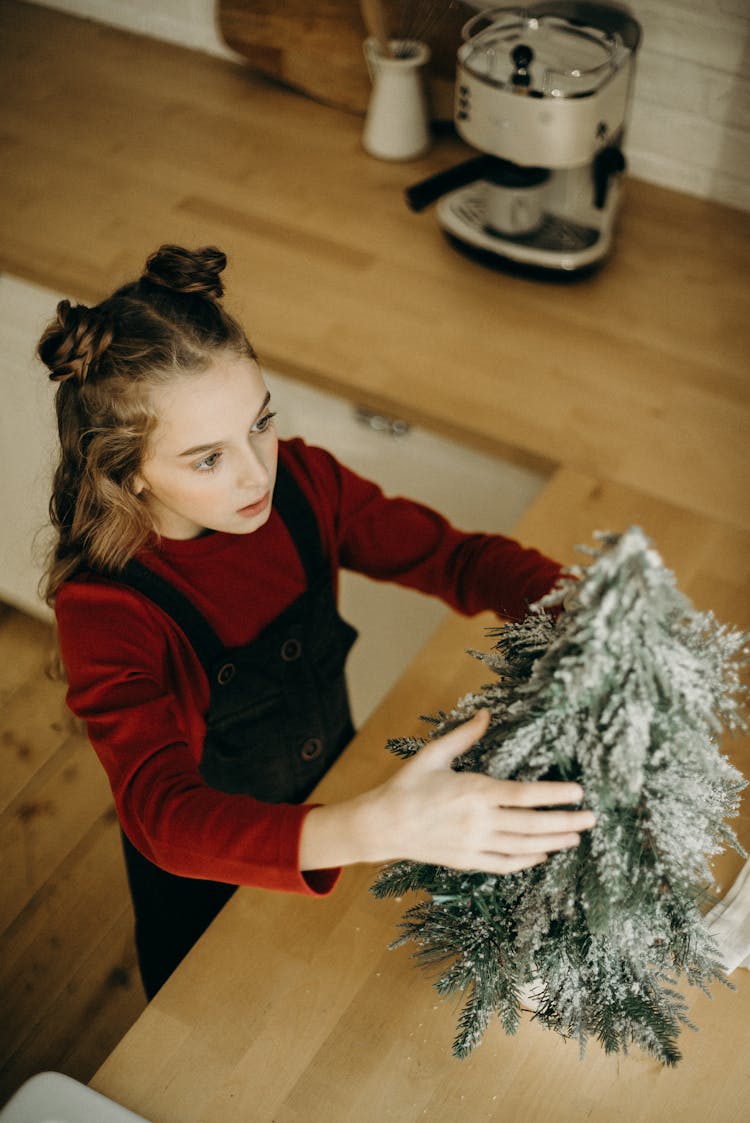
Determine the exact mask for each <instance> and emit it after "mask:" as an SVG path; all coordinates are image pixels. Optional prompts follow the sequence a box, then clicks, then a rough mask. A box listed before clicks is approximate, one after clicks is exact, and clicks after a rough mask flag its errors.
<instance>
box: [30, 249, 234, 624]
mask: <svg viewBox="0 0 750 1123" xmlns="http://www.w3.org/2000/svg"><path fill="white" fill-rule="evenodd" d="M225 267H226V256H225V255H224V254H223V253H222V252H221V250H218V249H216V248H214V247H205V248H203V249H197V250H187V249H184V248H182V247H181V246H173V245H164V246H162V247H161V248H160V249H158V250H157V251H156V252H155V253H153V254H151V256H150V257H149V259H148V261H147V262H146V267H145V270H144V272H143V274H142V276H141V277H140V278H139V279H138V280H137V281H134V282H132V283H130V284H126V285H124V286H122V287H121V288H119V289H117V291H116V292H114V293H113V294H112V295H111V296H110V297H108V298H107V299H106V300H103V301H102V302H101V303H100V304H97V305H95V306H94V307H91V308H89V307H87V306H86V305H84V304H77V305H72V304H71V303H70V301H68V300H63V301H61V302H60V303H59V304H58V306H57V314H56V318H55V319H54V320H53V321H52V323H50V324H49V325H48V327H47V328H46V330H45V332H44V334H43V335H42V338H41V339H40V341H39V345H38V348H37V353H38V355H39V357H40V359H41V360H42V362H43V363H44V364H45V366H46V367H47V368H48V371H49V377H50V379H51V380H52V381H53V382H56V383H57V384H58V388H57V393H56V397H55V408H56V414H57V427H58V433H59V437H60V459H59V462H58V465H57V468H56V470H55V474H54V479H53V486H52V496H51V499H50V506H49V513H50V520H51V522H52V525H53V528H54V530H55V532H56V540H55V544H54V546H53V549H52V553H51V556H50V559H49V563H48V567H47V573H46V576H45V578H44V583H43V591H44V595H45V599H46V600H47V603H48V604H52V603H53V602H54V599H55V596H56V594H57V591H58V589H59V588H60V586H61V585H62V584H63V583H64V582H65V581H67V580H68V579H69V578H70V577H72V576H73V575H74V574H76V573H78V572H81V571H82V570H92V571H94V572H98V573H104V574H111V575H116V574H117V573H118V572H119V571H120V570H121V569H122V567H123V566H124V565H125V563H126V562H127V561H128V560H129V559H130V558H131V557H133V555H134V554H135V553H137V551H138V550H139V549H140V548H141V547H142V546H143V545H144V544H145V543H146V542H147V540H148V539H149V538H150V537H151V536H152V535H153V533H154V527H153V524H152V521H151V518H150V515H149V512H148V509H147V507H146V505H145V504H144V503H143V502H142V500H141V499H140V498H139V496H138V494H137V492H136V486H135V481H136V477H137V475H138V473H139V471H140V469H141V466H142V464H143V460H144V458H145V453H146V445H147V441H148V437H149V435H150V433H151V432H152V431H153V429H154V427H155V425H156V422H157V417H156V415H155V413H154V410H153V407H152V405H151V401H150V398H151V394H150V391H151V389H152V388H153V387H155V386H160V385H164V384H165V383H166V382H168V381H169V380H170V379H172V378H174V377H175V376H178V375H185V374H191V373H200V372H203V371H205V370H206V369H207V368H208V367H209V366H210V365H211V363H212V362H214V361H215V360H216V359H217V358H218V357H219V356H220V355H221V353H226V352H229V353H231V354H234V355H237V356H244V357H248V358H251V359H254V358H255V352H254V351H253V348H252V346H251V345H250V343H249V341H248V339H247V337H246V335H245V333H244V331H243V329H242V328H241V327H240V325H239V324H238V323H237V321H236V320H235V319H234V318H233V317H232V316H230V315H229V314H228V313H227V312H226V310H225V309H224V308H223V307H222V305H221V303H220V300H221V297H222V296H223V293H224V288H223V285H222V282H221V276H220V275H221V273H222V272H223V270H224V268H225Z"/></svg>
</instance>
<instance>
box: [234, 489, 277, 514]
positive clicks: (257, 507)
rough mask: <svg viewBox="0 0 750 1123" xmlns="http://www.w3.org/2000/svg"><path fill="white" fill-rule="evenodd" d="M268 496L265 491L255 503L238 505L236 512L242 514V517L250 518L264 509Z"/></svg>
mask: <svg viewBox="0 0 750 1123" xmlns="http://www.w3.org/2000/svg"><path fill="white" fill-rule="evenodd" d="M269 498H270V496H269V493H268V492H266V494H265V495H264V496H263V497H262V498H261V499H259V500H258V501H257V503H250V504H248V506H247V507H240V509H239V511H238V512H237V514H238V515H242V517H243V518H244V519H251V518H252V517H253V516H254V515H260V514H261V512H263V511H265V509H266V507H267V506H268V500H269Z"/></svg>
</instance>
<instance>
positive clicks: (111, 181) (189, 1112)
mask: <svg viewBox="0 0 750 1123" xmlns="http://www.w3.org/2000/svg"><path fill="white" fill-rule="evenodd" d="M0 41H2V42H3V45H4V46H3V66H2V67H1V68H0V82H2V98H3V119H2V124H1V125H0V144H2V148H3V154H4V157H5V159H4V175H3V177H2V179H1V180H0V204H1V205H0V231H1V234H2V236H1V237H0V267H1V268H3V269H5V270H7V271H8V272H10V273H13V274H16V275H18V276H20V277H22V278H25V279H27V280H31V281H36V282H38V283H40V284H43V285H46V286H49V287H51V288H53V289H55V290H57V291H62V292H65V293H67V294H70V295H77V296H78V297H80V298H82V299H86V300H94V299H96V298H98V297H100V296H102V295H103V294H104V293H106V292H107V291H109V290H110V289H111V287H112V285H113V283H114V282H116V281H119V280H121V279H126V278H128V277H129V276H131V275H132V274H133V273H134V272H136V271H137V270H139V268H140V266H141V263H142V261H143V260H144V258H145V256H146V255H147V254H148V253H149V252H150V251H151V250H152V249H153V248H154V247H155V246H156V245H158V244H159V243H161V242H165V241H184V242H186V243H187V244H200V243H207V242H213V243H216V244H219V245H221V246H222V247H224V248H225V249H226V250H227V252H228V253H229V255H230V258H231V268H230V272H229V275H228V285H229V292H230V299H231V302H232V304H233V306H234V307H235V309H236V310H238V311H239V312H240V313H241V314H242V315H243V317H244V318H245V320H246V323H247V326H248V330H249V333H250V335H251V338H252V339H253V340H254V342H255V343H256V346H257V347H258V350H259V352H260V354H261V357H262V358H263V360H264V361H265V362H266V364H267V365H268V366H269V367H272V368H276V369H278V370H279V371H281V372H283V373H287V374H291V375H298V376H300V377H302V378H305V379H307V380H309V381H311V382H315V383H318V384H320V385H324V386H326V387H329V388H332V389H334V390H336V391H338V392H339V393H342V394H344V395H345V396H349V397H352V398H355V399H357V400H360V401H363V402H364V403H366V404H370V405H375V406H378V407H385V408H387V409H389V410H391V411H393V412H395V413H398V414H401V415H402V416H405V417H407V418H408V419H410V420H417V421H422V422H424V423H427V424H429V425H431V426H433V427H434V428H436V429H438V430H442V431H445V432H449V433H452V434H454V435H458V436H461V437H463V438H464V439H466V440H469V441H471V442H473V443H476V444H479V445H483V446H485V447H491V448H494V449H496V450H497V451H499V452H501V453H505V454H507V455H511V456H513V457H516V458H518V459H520V460H522V461H524V460H525V461H528V462H532V463H535V464H538V465H541V466H543V467H544V468H546V469H547V470H548V471H549V473H550V480H549V483H548V485H547V487H546V488H545V490H544V492H543V493H542V495H541V496H540V498H539V500H538V501H537V503H536V504H535V505H534V507H533V508H532V510H531V511H530V512H529V513H528V516H527V517H526V518H525V519H524V520H523V521H522V523H521V525H520V526H519V528H518V534H519V537H521V538H522V539H523V540H524V541H527V542H533V543H535V544H537V545H539V546H540V547H541V548H542V549H545V550H547V551H548V552H550V553H552V554H554V555H557V556H559V557H561V558H563V559H564V560H573V545H574V543H576V542H580V541H588V540H590V536H591V532H592V531H593V530H594V529H596V528H602V527H607V528H611V529H620V528H623V527H624V526H626V525H628V524H629V523H630V522H636V521H637V522H639V523H640V524H641V525H643V526H644V527H645V529H646V530H647V531H648V532H650V533H651V534H652V535H653V537H654V538H655V540H656V542H657V544H658V546H659V548H660V549H661V551H662V553H663V554H664V556H665V558H666V560H667V562H668V563H669V564H670V565H671V566H672V567H673V568H674V569H675V570H676V571H677V574H678V577H679V579H680V582H681V584H682V586H683V588H685V589H686V591H687V592H688V593H689V595H690V596H692V597H693V599H694V601H695V602H696V603H697V604H698V605H700V607H704V608H709V607H710V608H713V609H715V611H716V612H717V614H718V615H719V616H720V617H722V618H724V619H727V620H730V621H732V622H735V623H737V624H744V625H746V626H748V625H750V598H749V597H748V595H747V590H748V585H749V584H750V503H748V475H749V473H748V454H747V434H748V416H749V415H750V405H749V402H748V398H749V395H748V362H747V359H748V353H749V351H750V348H749V347H748V339H749V337H750V332H749V329H748V325H750V290H749V289H748V285H747V274H748V271H747V266H748V260H749V259H750V236H749V235H750V219H749V218H748V216H747V215H743V214H740V213H739V212H735V211H731V210H729V209H727V208H723V207H719V206H716V205H713V204H710V203H706V202H702V201H700V200H696V199H691V198H689V197H687V196H682V195H679V194H677V193H675V192H670V191H665V190H661V189H658V188H655V187H651V186H648V185H645V184H642V183H639V182H637V181H631V182H629V183H628V184H627V191H626V198H625V205H624V208H623V211H622V215H621V222H620V231H619V236H618V239H617V243H616V247H615V253H614V256H613V258H612V260H611V261H610V262H609V263H608V264H607V266H606V267H605V268H604V269H603V270H602V271H601V272H600V273H598V274H597V275H595V276H594V277H591V278H589V279H588V280H585V281H581V282H578V283H574V284H558V283H553V282H538V281H528V280H522V279H519V278H515V277H509V276H506V275H505V274H503V273H500V272H495V271H490V270H487V269H485V268H482V267H480V266H479V265H476V264H474V263H473V262H470V261H468V260H467V259H465V258H464V257H463V256H461V255H459V254H458V253H456V252H455V250H454V249H453V248H452V247H451V246H450V245H449V244H448V243H447V242H446V241H445V239H444V238H443V237H442V235H441V234H440V233H439V231H438V228H437V225H436V221H435V218H434V215H433V214H431V213H430V212H427V213H425V214H423V215H421V216H417V215H413V214H411V213H410V212H409V211H408V210H407V209H406V207H405V205H404V203H403V200H402V191H403V188H404V187H405V186H407V185H408V184H410V183H413V182H414V181H416V180H417V179H419V178H421V177H423V176H425V175H427V174H429V172H431V171H432V170H436V169H438V168H442V167H445V166H448V165H449V164H451V163H452V162H454V161H456V160H457V159H459V158H461V157H462V155H463V154H464V149H463V148H462V146H461V145H460V144H459V143H458V142H457V141H455V140H446V139H444V140H441V141H440V142H439V143H437V144H436V146H435V148H434V150H433V151H432V153H431V154H430V155H429V156H428V157H427V158H426V159H424V160H422V161H420V162H418V163H415V164H410V165H401V164H385V163H380V162H378V161H376V160H373V159H371V158H370V157H368V156H367V155H365V153H364V152H363V151H362V150H361V148H360V143H359V141H360V134H361V127H362V122H361V120H360V119H359V118H357V117H353V116H348V115H346V114H344V113H341V112H338V111H336V110H332V109H328V108H325V107H322V106H320V105H317V104H315V103H314V102H312V101H309V100H306V99H304V98H302V97H299V96H297V95H295V94H292V93H290V92H288V91H285V90H283V89H280V88H278V87H275V86H273V85H271V84H269V83H267V82H264V81H261V80H259V79H256V78H254V77H253V76H252V75H250V74H249V73H248V72H247V71H246V70H244V69H243V68H241V67H238V66H234V65H232V64H230V63H225V62H221V61H219V60H216V59H211V58H207V57H203V56H201V55H197V54H196V55H193V54H191V53H190V52H186V51H183V50H180V49H178V48H173V47H169V46H166V45H164V44H160V43H156V42H151V41H149V40H147V39H142V38H138V37H134V36H129V35H126V34H123V33H120V32H116V31H113V30H111V29H107V28H104V27H101V26H97V25H95V24H91V23H88V22H84V21H77V20H73V19H71V18H69V17H66V16H63V15H60V14H59V13H55V12H52V11H48V10H44V9H40V8H36V7H29V6H25V5H22V4H18V3H15V2H13V0H6V3H5V4H4V5H2V7H1V8H0ZM40 326H41V325H40ZM482 638H483V637H482V623H481V621H476V620H474V621H462V620H459V619H456V618H451V619H450V620H449V621H448V622H447V623H446V625H445V626H444V627H443V628H442V629H441V631H440V632H439V633H438V634H437V635H436V637H435V639H434V640H432V641H431V642H430V644H429V645H428V647H427V648H426V649H425V651H424V652H423V654H422V655H421V656H420V657H419V658H418V660H417V661H416V663H415V664H414V665H413V666H412V668H411V669H410V671H409V672H408V673H407V674H406V675H405V676H404V678H403V680H402V681H401V682H400V683H399V684H398V685H397V687H396V688H395V689H394V691H393V692H392V693H391V695H390V696H389V697H388V698H387V699H386V700H385V701H384V703H383V705H382V706H381V707H380V709H379V710H378V712H377V713H376V714H375V715H374V716H373V718H372V719H371V720H370V721H369V722H368V723H367V725H366V726H365V727H364V729H363V730H362V731H361V732H360V734H359V736H358V737H357V739H356V740H355V742H353V744H352V746H351V747H350V749H349V750H347V752H346V754H345V755H344V757H343V758H342V760H341V761H340V762H339V763H338V764H337V766H336V767H335V768H334V769H333V771H332V772H331V773H330V775H329V776H328V777H327V778H326V780H325V782H324V784H323V785H322V786H321V788H320V792H319V795H320V797H321V798H323V799H335V798H340V797H342V796H344V795H346V794H351V793H353V792H355V791H357V790H362V789H363V788H365V787H366V786H370V785H372V784H373V783H375V782H377V781H378V779H379V778H380V777H382V776H384V775H385V774H386V773H387V771H388V770H389V769H391V768H393V767H396V766H397V765H396V763H395V762H394V761H393V760H392V758H391V757H390V756H389V755H388V754H387V753H386V751H385V749H384V747H383V746H384V744H385V740H386V738H387V737H388V736H391V735H396V734H408V733H409V732H412V731H415V730H416V728H417V725H418V723H417V720H416V718H417V715H418V714H419V713H423V712H427V711H430V710H432V709H436V708H438V707H440V706H441V705H449V704H451V703H452V702H453V701H454V700H455V698H456V697H457V696H458V695H459V694H460V693H462V692H463V691H464V690H466V689H468V688H469V686H470V685H471V684H472V683H474V682H476V681H477V675H478V674H479V676H480V677H484V676H483V675H482V673H481V668H480V667H479V666H478V664H477V665H475V664H474V662H473V661H471V660H469V659H468V658H466V657H463V656H462V655H461V654H460V653H461V651H462V650H463V648H465V647H469V646H472V647H477V646H482ZM728 749H729V751H730V752H731V754H732V756H733V757H734V759H735V760H736V761H737V763H738V765H739V766H740V767H741V768H744V771H745V772H750V760H749V759H748V743H747V741H746V740H745V741H740V740H738V741H736V742H733V743H731V744H730V745H729V746H728ZM745 806H747V803H746V805H745ZM740 833H741V835H742V836H743V839H744V843H745V845H746V846H750V834H749V833H748V818H747V814H746V813H745V816H744V818H743V819H742V820H741V822H740ZM738 868H739V859H736V858H735V857H734V856H732V855H728V856H726V857H725V858H724V859H722V860H721V861H720V862H719V863H718V865H717V875H718V877H719V879H720V881H721V883H722V884H723V885H727V884H729V882H730V881H731V880H732V878H733V876H734V874H735V873H736V871H737V869H738ZM372 877H373V871H372V870H368V869H357V870H349V871H347V872H346V874H345V876H344V878H343V881H342V884H341V886H340V887H339V888H338V889H337V890H336V892H335V893H334V894H333V896H332V897H330V898H329V899H327V900H325V901H307V900H302V899H298V898H295V897H283V896H276V895H273V894H263V893H259V892H255V891H252V890H241V891H240V892H239V893H238V894H237V895H236V897H235V898H234V899H233V900H232V902H231V903H230V905H229V906H228V907H227V908H226V909H225V910H224V912H223V913H222V915H221V916H220V917H219V918H218V920H217V921H216V922H215V924H214V925H213V926H212V928H211V929H210V931H209V932H208V933H207V934H206V936H205V938H204V939H203V941H201V943H200V944H199V945H198V947H197V948H196V949H195V950H194V952H193V953H192V954H191V955H190V957H189V958H188V960H187V961H186V962H185V964H184V965H183V966H182V967H181V968H180V970H179V971H178V972H177V974H176V975H175V976H174V977H173V979H172V980H170V982H169V983H168V984H167V986H166V987H165V988H164V989H163V991H162V992H161V994H160V995H159V996H158V997H157V999H156V1000H155V1001H154V1002H153V1003H152V1004H151V1005H150V1006H149V1008H148V1009H147V1010H146V1012H145V1013H144V1014H143V1016H142V1017H141V1018H140V1019H139V1021H138V1022H137V1023H136V1025H135V1026H134V1027H133V1029H132V1031H131V1032H130V1033H129V1034H128V1035H127V1036H126V1037H125V1039H124V1040H123V1042H122V1043H121V1045H120V1046H119V1047H118V1048H117V1049H116V1050H115V1052H114V1053H113V1054H112V1056H111V1057H110V1058H109V1060H108V1061H107V1062H106V1064H105V1065H104V1066H103V1067H102V1069H101V1070H100V1072H99V1073H98V1074H97V1076H96V1078H95V1080H94V1082H93V1083H94V1086H95V1087H97V1088H98V1089H99V1090H100V1091H102V1092H104V1093H105V1094H107V1095H110V1096H111V1097H112V1098H114V1099H116V1100H119V1101H120V1102H122V1103H123V1104H125V1105H127V1106H129V1107H131V1108H132V1109H134V1110H136V1111H138V1112H141V1113H142V1114H143V1115H145V1116H146V1117H149V1118H151V1119H153V1120H154V1121H155V1123H169V1121H175V1123H177V1121H179V1123H191V1121H192V1120H196V1121H197V1120H200V1121H201V1123H208V1121H211V1120H216V1121H221V1123H226V1121H227V1120H233V1119H237V1120H246V1119H258V1120H271V1119H274V1120H277V1121H279V1123H280V1121H282V1120H290V1121H291V1120H305V1121H307V1120H311V1121H315V1123H317V1120H326V1121H327V1123H328V1121H332V1123H336V1121H342V1123H343V1121H344V1120H349V1119H357V1120H362V1121H363V1123H366V1121H367V1120H373V1121H374V1120H378V1121H380V1120H383V1119H394V1120H404V1121H407V1120H409V1121H411V1120H417V1119H423V1118H427V1119H429V1120H431V1121H433V1120H438V1121H442V1120H444V1121H446V1123H448V1121H450V1123H454V1121H455V1120H456V1119H458V1118H466V1119H468V1120H471V1121H472V1123H474V1121H475V1120H485V1119H486V1120H491V1119H498V1120H500V1119H513V1120H519V1121H520V1120H526V1119H531V1118H534V1119H537V1120H539V1121H541V1123H544V1121H545V1120H548V1121H550V1123H552V1121H554V1123H566V1121H567V1120H571V1121H572V1120H577V1119H579V1118H581V1117H582V1116H583V1117H590V1118H595V1119H597V1120H610V1119H612V1120H614V1119H620V1118H629V1119H638V1120H652V1119H653V1120H656V1119H657V1118H658V1119H662V1118H679V1119H684V1120H717V1121H719V1120H720V1121H721V1123H725V1121H731V1120H735V1119H736V1120H739V1119H741V1118H742V1117H743V1116H742V1112H743V1111H744V1105H745V1104H746V1103H747V1096H748V1067H747V1059H746V1058H747V1056H748V1046H750V1018H748V1017H747V1009H748V1005H747V1002H748V984H747V975H746V974H745V973H744V972H740V973H739V977H738V978H737V984H738V992H737V993H731V992H729V991H725V990H724V989H721V990H720V991H716V992H715V998H714V1001H713V1002H712V1003H708V1002H707V1001H706V1000H705V999H704V998H702V997H698V998H697V1000H696V1001H695V1002H694V1004H693V1016H694V1019H695V1020H696V1022H697V1023H698V1024H699V1025H700V1026H701V1032H700V1034H698V1035H693V1034H691V1033H689V1032H686V1033H685V1034H683V1040H682V1045H683V1048H684V1051H685V1060H684V1062H683V1063H682V1065H681V1066H680V1067H678V1069H677V1070H675V1071H664V1070H662V1069H660V1068H659V1067H658V1066H657V1065H655V1064H654V1063H652V1062H650V1061H648V1060H645V1059H644V1058H643V1057H642V1056H640V1055H634V1056H633V1057H631V1058H629V1059H620V1060H616V1059H606V1058H605V1057H604V1056H603V1055H602V1054H601V1052H600V1050H599V1049H598V1047H597V1046H595V1045H594V1046H591V1047H590V1049H589V1053H588V1054H587V1057H586V1059H585V1060H584V1061H583V1062H579V1060H578V1056H577V1051H576V1047H575V1045H568V1046H565V1045H564V1044H563V1043H562V1042H561V1041H560V1040H559V1039H557V1038H556V1037H555V1036H554V1035H552V1034H550V1033H546V1032H544V1031H542V1030H540V1029H539V1028H538V1027H536V1026H535V1025H534V1024H533V1023H532V1024H528V1025H524V1026H523V1029H522V1031H521V1033H520V1034H519V1036H518V1037H517V1038H515V1039H506V1038H504V1037H503V1035H502V1034H501V1032H500V1031H494V1030H493V1031H492V1032H491V1033H490V1034H489V1035H488V1038H487V1040H486V1042H485V1044H484V1046H483V1047H482V1048H481V1049H480V1050H479V1051H478V1052H477V1053H476V1054H475V1055H474V1056H473V1057H472V1058H471V1059H470V1060H469V1061H467V1062H463V1063H460V1064H459V1062H456V1061H453V1060H452V1059H451V1057H450V1042H451V1039H452V1033H453V1026H454V1020H455V1011H454V1010H453V1009H452V1007H451V1006H450V1004H446V1003H441V1002H440V1001H439V1000H438V998H437V996H436V995H435V994H434V992H433V991H432V989H431V987H430V985H429V982H428V980H427V979H425V978H424V977H422V976H421V975H420V974H419V972H418V971H417V970H416V969H415V968H414V967H413V966H412V964H411V961H410V958H409V953H408V950H403V951H400V952H387V951H386V950H385V949H386V946H387V944H388V942H389V940H390V939H391V938H392V936H393V934H394V924H395V922H396V920H397V918H398V916H399V914H400V911H401V909H402V908H403V907H404V906H403V905H401V906H400V905H398V904H397V903H395V902H377V901H375V900H374V899H373V898H372V897H371V896H370V895H369V894H368V893H367V886H368V885H369V883H370V881H371V880H372Z"/></svg>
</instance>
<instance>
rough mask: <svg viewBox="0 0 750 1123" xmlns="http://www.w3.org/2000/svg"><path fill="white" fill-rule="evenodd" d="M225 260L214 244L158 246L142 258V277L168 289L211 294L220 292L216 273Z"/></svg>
mask: <svg viewBox="0 0 750 1123" xmlns="http://www.w3.org/2000/svg"><path fill="white" fill-rule="evenodd" d="M226 264H227V258H226V254H224V253H222V252H221V250H218V249H216V247H215V246H204V247H203V248H202V249H198V250H186V249H183V247H182V246H160V247H159V249H158V250H157V251H156V252H155V253H152V254H151V256H150V257H149V259H148V261H147V262H146V269H145V271H144V274H143V278H142V279H143V280H146V281H151V283H152V284H154V285H161V286H163V287H164V288H167V289H171V290H172V292H179V293H192V294H195V295H198V296H211V297H215V298H216V299H217V300H218V299H219V297H221V296H223V295H224V286H223V285H222V283H221V281H220V279H219V274H220V273H222V272H223V271H224V269H225V268H226Z"/></svg>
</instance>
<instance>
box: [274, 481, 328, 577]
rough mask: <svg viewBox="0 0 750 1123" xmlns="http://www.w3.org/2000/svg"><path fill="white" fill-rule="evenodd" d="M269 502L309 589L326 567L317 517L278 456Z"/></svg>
mask: <svg viewBox="0 0 750 1123" xmlns="http://www.w3.org/2000/svg"><path fill="white" fill-rule="evenodd" d="M273 505H274V507H275V508H276V510H277V511H278V512H279V514H280V515H281V519H282V522H283V523H284V526H285V527H286V528H287V530H288V531H289V534H290V535H291V538H292V541H293V542H294V545H295V548H296V550H297V553H298V554H299V557H300V561H301V562H302V565H303V567H304V570H305V576H306V577H307V587H308V589H309V588H311V587H312V585H313V584H314V583H315V581H316V579H317V578H319V577H320V576H321V575H322V574H323V573H325V572H326V570H327V567H326V561H325V556H324V554H323V546H322V543H321V540H320V530H319V528H318V520H317V518H316V516H315V512H314V511H313V509H312V506H311V505H310V500H309V499H308V498H307V497H306V496H305V494H304V492H303V491H302V488H301V487H300V486H299V484H298V483H297V481H296V480H295V478H294V476H293V475H292V473H291V472H290V471H289V469H288V468H287V467H285V465H284V464H283V462H282V461H281V460H279V463H278V468H277V470H276V484H275V486H274V489H273Z"/></svg>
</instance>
